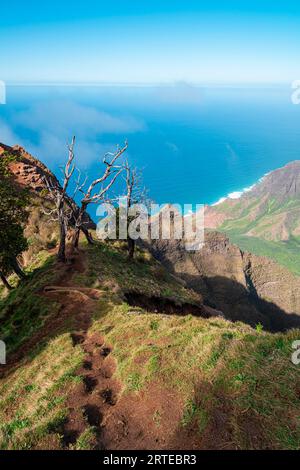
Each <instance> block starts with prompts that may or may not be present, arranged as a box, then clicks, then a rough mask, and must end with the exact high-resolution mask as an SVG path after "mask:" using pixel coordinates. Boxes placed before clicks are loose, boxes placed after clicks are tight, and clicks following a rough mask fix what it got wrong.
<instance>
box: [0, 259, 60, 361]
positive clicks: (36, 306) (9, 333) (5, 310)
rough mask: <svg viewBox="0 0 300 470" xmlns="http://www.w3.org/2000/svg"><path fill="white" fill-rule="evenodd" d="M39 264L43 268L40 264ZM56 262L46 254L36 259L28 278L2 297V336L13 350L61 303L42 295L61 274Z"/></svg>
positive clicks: (0, 315)
mask: <svg viewBox="0 0 300 470" xmlns="http://www.w3.org/2000/svg"><path fill="white" fill-rule="evenodd" d="M37 266H39V267H37ZM53 267H54V261H53V259H52V258H51V257H49V255H48V257H45V255H43V254H42V253H41V254H40V257H39V259H35V262H34V264H33V265H32V266H31V268H30V270H28V271H27V275H28V278H27V279H26V280H24V281H21V282H20V283H19V284H18V286H17V287H16V288H15V289H14V290H12V291H11V292H9V293H8V295H7V296H6V297H3V298H2V299H1V300H0V322H1V324H0V338H1V339H2V340H3V341H5V343H6V346H7V351H8V352H9V353H10V352H12V351H13V350H15V349H17V348H18V347H19V346H20V345H21V344H22V343H23V342H24V341H25V340H26V339H28V338H29V337H30V336H31V335H32V334H33V333H34V332H35V331H37V330H38V329H39V328H40V327H41V326H42V325H43V323H44V322H45V320H46V318H49V316H51V315H53V314H54V313H56V311H57V309H58V307H59V306H58V305H57V304H55V302H52V301H51V300H49V299H45V298H43V297H42V296H41V295H40V290H41V288H42V287H43V286H44V285H46V284H51V282H53V280H54V279H55V278H56V276H57V272H56V271H55V269H54V268H53Z"/></svg>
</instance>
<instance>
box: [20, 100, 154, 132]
mask: <svg viewBox="0 0 300 470" xmlns="http://www.w3.org/2000/svg"><path fill="white" fill-rule="evenodd" d="M13 121H14V123H15V124H17V125H21V126H24V127H26V128H27V129H31V130H34V131H36V130H37V129H40V128H42V129H46V130H47V131H48V132H53V133H54V134H55V135H56V136H57V135H60V136H62V135H63V136H68V137H70V136H72V135H73V134H76V135H77V136H78V137H87V138H89V139H90V138H93V137H95V136H97V135H98V136H99V135H101V134H110V133H112V134H124V133H125V134H128V133H132V132H137V131H141V130H143V129H144V127H145V125H144V123H143V121H141V120H139V119H136V118H134V117H132V116H126V115H121V116H120V115H119V116H117V115H112V114H109V113H107V112H105V111H101V110H98V109H96V108H95V107H92V106H87V105H83V104H80V103H77V102H75V101H72V100H61V101H60V100H54V101H48V102H39V103H35V104H33V105H31V106H30V107H29V108H28V109H26V110H24V111H20V112H18V113H16V114H15V115H14V118H13Z"/></svg>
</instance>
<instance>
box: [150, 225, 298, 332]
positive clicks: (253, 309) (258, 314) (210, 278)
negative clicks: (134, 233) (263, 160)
mask: <svg viewBox="0 0 300 470" xmlns="http://www.w3.org/2000/svg"><path fill="white" fill-rule="evenodd" d="M148 246H149V247H150V250H151V251H152V253H153V254H154V256H155V257H156V258H158V259H159V260H160V261H161V262H162V263H163V264H164V265H165V266H166V267H167V268H168V269H169V270H170V271H171V272H172V273H174V274H175V275H176V276H180V277H181V278H182V279H184V280H185V282H186V284H187V286H188V287H190V288H193V289H194V290H195V291H197V292H199V293H200V294H201V295H202V296H203V299H204V303H206V304H207V305H210V306H211V307H213V308H215V309H217V310H221V311H222V312H223V313H224V314H225V316H226V317H227V318H228V319H230V320H233V321H238V320H240V321H243V322H245V323H248V324H250V325H252V326H255V325H256V324H258V323H261V324H262V325H263V326H264V327H265V328H266V329H269V330H272V331H277V330H278V331H279V330H284V329H287V328H291V327H296V326H298V327H299V326H300V278H298V277H297V276H294V275H293V274H291V273H290V272H289V271H288V270H287V269H285V268H283V267H281V266H279V265H278V264H277V263H275V262H273V261H272V260H270V259H267V258H264V257H258V256H255V255H252V254H250V253H244V252H243V251H241V250H240V249H239V248H238V247H237V246H235V245H233V244H231V243H230V242H229V240H228V238H227V237H226V236H225V235H223V234H221V233H217V232H208V233H206V235H205V244H204V247H203V249H202V250H199V251H195V252H189V251H186V249H185V247H184V244H183V243H182V242H181V241H178V240H156V241H152V242H151V243H150V244H149V245H148Z"/></svg>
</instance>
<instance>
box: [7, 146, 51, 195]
mask: <svg viewBox="0 0 300 470" xmlns="http://www.w3.org/2000/svg"><path fill="white" fill-rule="evenodd" d="M6 152H7V153H9V154H11V155H15V156H16V157H17V160H16V162H13V163H12V164H11V165H10V170H11V172H12V174H13V175H14V178H15V181H16V182H17V183H18V184H19V185H21V186H25V187H27V188H29V189H30V190H31V191H35V192H41V191H42V190H43V189H46V184H45V181H44V178H45V177H47V178H48V179H49V180H50V181H51V183H55V184H57V185H59V182H58V180H57V178H56V177H55V176H54V175H53V173H51V171H50V170H49V169H48V168H47V167H46V166H45V165H44V164H43V163H42V162H40V161H39V160H38V159H36V158H34V157H33V156H32V155H30V153H28V152H26V150H25V149H23V147H20V146H19V145H15V146H14V147H9V146H8V145H4V144H1V143H0V157H1V155H3V154H4V153H6Z"/></svg>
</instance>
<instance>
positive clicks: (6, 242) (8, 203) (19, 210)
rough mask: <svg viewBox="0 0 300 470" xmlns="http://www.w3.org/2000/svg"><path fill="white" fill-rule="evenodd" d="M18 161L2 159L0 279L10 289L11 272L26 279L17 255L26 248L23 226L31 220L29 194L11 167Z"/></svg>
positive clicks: (0, 166)
mask: <svg viewBox="0 0 300 470" xmlns="http://www.w3.org/2000/svg"><path fill="white" fill-rule="evenodd" d="M15 160H16V157H15V156H14V155H10V154H4V155H2V156H1V157H0V180H1V184H0V278H1V280H2V282H3V283H4V285H5V286H6V287H7V288H11V286H10V284H9V283H8V281H7V279H6V277H7V275H9V274H10V273H11V272H12V271H15V273H16V274H17V275H18V276H19V277H20V278H21V279H22V278H24V277H25V274H24V272H23V270H22V269H21V267H20V265H19V262H18V256H19V255H20V254H21V253H22V252H23V251H24V250H26V249H27V240H26V238H25V237H24V233H23V226H24V224H25V223H26V221H27V218H28V213H27V210H26V206H27V205H28V202H29V193H28V191H27V190H25V189H21V188H19V187H17V186H16V185H15V184H14V181H13V179H12V175H11V172H10V170H9V164H10V163H11V162H13V161H15Z"/></svg>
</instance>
